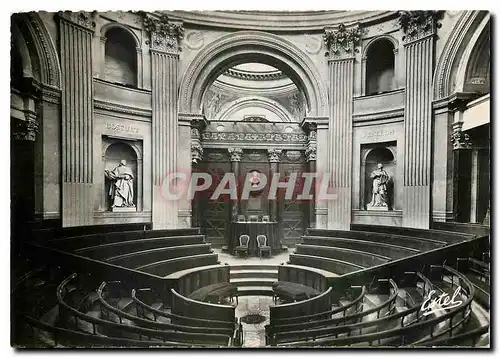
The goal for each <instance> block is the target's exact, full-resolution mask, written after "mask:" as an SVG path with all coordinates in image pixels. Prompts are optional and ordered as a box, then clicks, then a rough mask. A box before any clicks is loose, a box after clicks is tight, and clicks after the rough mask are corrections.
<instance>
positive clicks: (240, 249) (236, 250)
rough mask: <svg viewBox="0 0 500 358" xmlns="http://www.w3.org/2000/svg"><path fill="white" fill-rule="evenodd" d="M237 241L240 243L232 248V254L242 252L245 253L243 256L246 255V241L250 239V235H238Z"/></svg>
mask: <svg viewBox="0 0 500 358" xmlns="http://www.w3.org/2000/svg"><path fill="white" fill-rule="evenodd" d="M239 241H240V245H239V246H236V247H235V248H234V252H233V253H234V254H235V255H236V253H238V255H239V253H240V252H244V253H245V257H248V242H249V241H250V236H248V235H240V238H239Z"/></svg>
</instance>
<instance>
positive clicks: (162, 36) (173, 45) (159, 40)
mask: <svg viewBox="0 0 500 358" xmlns="http://www.w3.org/2000/svg"><path fill="white" fill-rule="evenodd" d="M143 25H144V29H145V30H146V31H147V32H149V34H150V36H151V41H150V46H151V48H152V49H153V50H158V51H165V52H169V53H174V54H178V53H179V52H180V51H181V50H182V49H181V45H180V44H181V41H182V39H183V37H184V27H183V26H182V23H174V22H172V21H170V20H169V18H168V16H167V15H165V14H162V15H160V16H159V17H153V16H151V15H149V14H144V20H143Z"/></svg>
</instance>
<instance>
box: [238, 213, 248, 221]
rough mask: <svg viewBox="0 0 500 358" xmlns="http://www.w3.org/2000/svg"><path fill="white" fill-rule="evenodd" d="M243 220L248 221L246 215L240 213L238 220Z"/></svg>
mask: <svg viewBox="0 0 500 358" xmlns="http://www.w3.org/2000/svg"><path fill="white" fill-rule="evenodd" d="M241 221H243V222H244V221H247V218H246V217H245V215H238V222H241Z"/></svg>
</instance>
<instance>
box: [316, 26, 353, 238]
mask: <svg viewBox="0 0 500 358" xmlns="http://www.w3.org/2000/svg"><path fill="white" fill-rule="evenodd" d="M360 38H361V29H360V28H359V27H358V26H355V27H352V28H346V27H345V26H344V25H343V24H340V25H339V26H338V27H337V28H335V29H333V30H328V29H326V30H325V34H324V40H325V43H326V46H327V49H328V52H327V53H326V55H327V56H328V81H329V88H328V92H329V98H330V101H329V104H330V123H329V137H330V138H331V140H330V142H329V143H330V150H329V162H330V168H329V169H330V186H331V194H333V195H334V199H332V200H330V201H328V228H329V229H340V230H349V229H350V225H351V182H352V152H353V151H352V111H353V90H354V87H353V84H354V55H355V53H356V52H358V50H357V46H358V44H359V41H360Z"/></svg>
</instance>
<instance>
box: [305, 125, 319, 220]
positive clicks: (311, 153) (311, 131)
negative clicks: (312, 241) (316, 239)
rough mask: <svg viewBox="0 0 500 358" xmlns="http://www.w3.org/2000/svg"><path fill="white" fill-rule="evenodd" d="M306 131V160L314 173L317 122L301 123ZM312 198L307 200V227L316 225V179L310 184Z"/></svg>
mask: <svg viewBox="0 0 500 358" xmlns="http://www.w3.org/2000/svg"><path fill="white" fill-rule="evenodd" d="M303 128H304V130H305V131H306V133H307V144H306V150H305V156H306V162H308V163H309V168H308V169H309V173H312V174H315V173H316V159H317V149H318V132H317V131H318V124H317V123H315V122H305V123H304V125H303ZM310 193H311V194H312V196H313V197H312V199H311V200H310V201H309V227H312V228H314V227H316V214H315V207H316V205H315V200H316V197H317V196H316V180H313V183H312V185H311V191H310Z"/></svg>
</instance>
